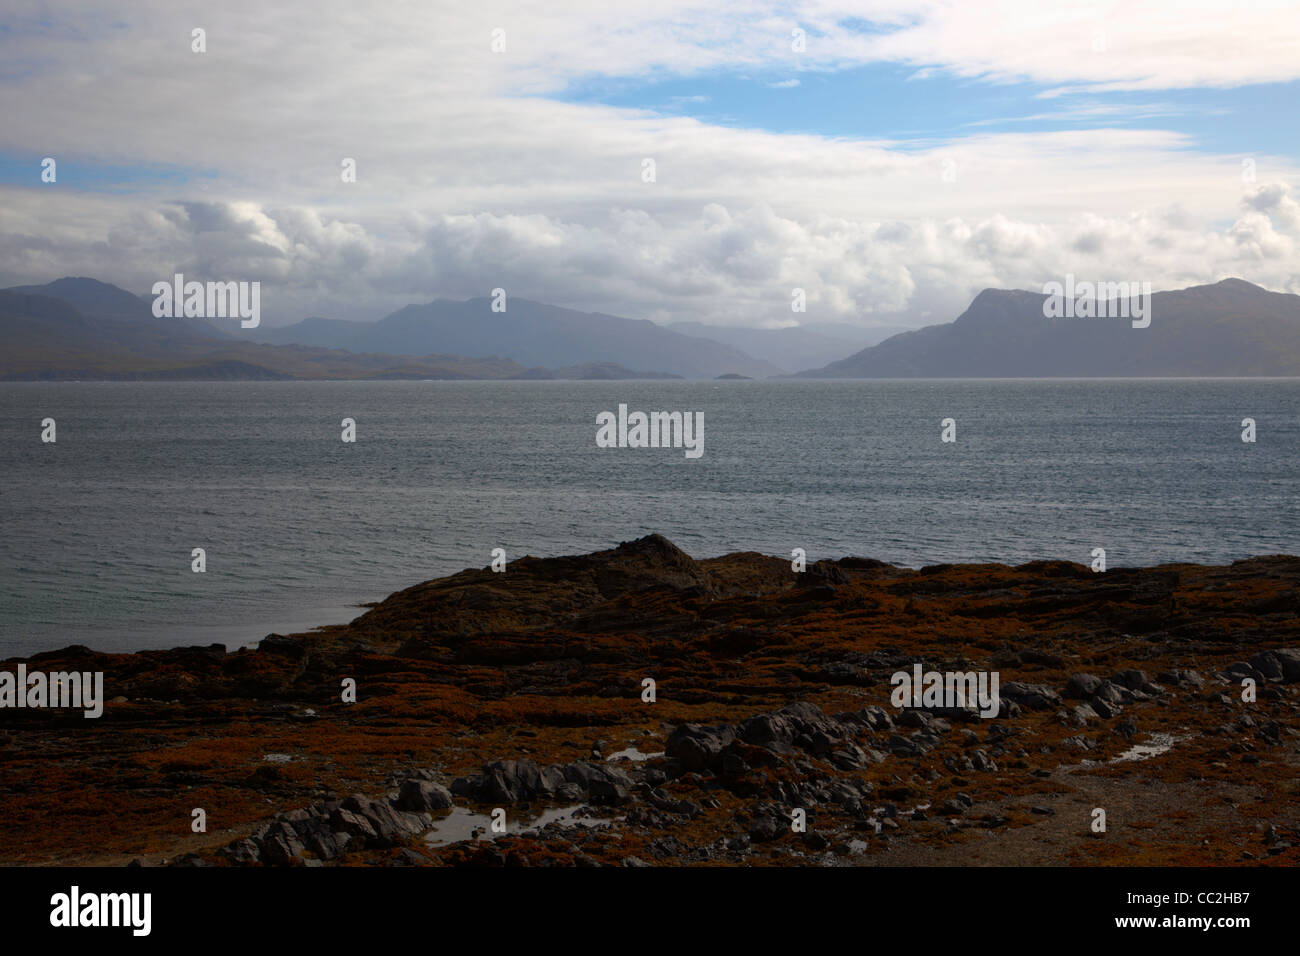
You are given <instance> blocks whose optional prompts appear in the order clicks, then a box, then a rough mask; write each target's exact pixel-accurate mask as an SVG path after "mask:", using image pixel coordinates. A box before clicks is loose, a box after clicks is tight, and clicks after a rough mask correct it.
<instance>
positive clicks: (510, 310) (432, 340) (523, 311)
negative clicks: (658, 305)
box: [235, 298, 844, 378]
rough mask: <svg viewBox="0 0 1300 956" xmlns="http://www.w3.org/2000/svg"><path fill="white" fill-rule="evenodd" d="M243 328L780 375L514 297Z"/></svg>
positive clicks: (391, 348)
mask: <svg viewBox="0 0 1300 956" xmlns="http://www.w3.org/2000/svg"><path fill="white" fill-rule="evenodd" d="M241 331H242V332H243V333H244V335H246V336H248V337H249V338H253V339H256V340H258V341H261V342H266V343H270V344H275V345H283V344H287V343H291V342H293V343H301V344H304V345H315V346H319V347H323V348H332V349H346V350H348V351H349V352H384V353H388V354H392V355H423V354H425V353H428V352H450V353H453V354H455V355H500V356H505V357H508V358H511V359H513V360H514V361H516V362H520V363H522V364H524V365H538V366H545V367H554V366H569V365H578V364H583V363H588V362H601V363H612V364H614V365H620V366H623V367H626V368H643V369H659V370H662V371H664V372H669V373H671V374H673V375H678V376H681V377H683V378H715V377H717V376H719V375H724V374H734V375H746V376H749V377H750V378H767V377H769V376H772V375H780V374H783V372H784V371H785V370H784V369H782V368H781V367H779V366H777V365H774V364H772V363H771V362H765V361H763V360H761V359H756V358H753V357H751V356H750V355H747V354H745V353H744V352H742V351H740V350H739V349H736V348H733V347H732V346H730V345H724V344H722V343H720V342H716V341H714V340H712V339H710V338H704V337H697V336H692V335H683V334H682V333H681V332H675V331H673V330H672V329H669V328H665V327H664V326H662V325H656V324H655V323H653V322H651V321H649V320H647V319H624V318H620V317H618V316H615V315H602V314H601V313H599V312H577V311H574V310H573V309H562V308H560V307H558V306H554V305H545V304H543V303H541V302H532V301H530V300H528V299H516V298H511V299H508V300H507V303H506V311H505V312H493V311H492V300H491V299H487V298H480V299H468V300H466V301H464V302H454V301H450V300H446V299H438V300H435V301H433V302H429V303H427V304H425V305H408V306H406V307H405V308H403V309H398V310H397V311H396V312H394V313H393V314H391V315H388V316H385V317H384V318H382V319H380V320H379V321H378V322H345V321H340V320H338V319H321V318H312V319H305V320H304V321H302V322H298V323H296V324H294V325H287V326H282V327H280V328H275V329H267V328H258V329H249V330H246V331H245V330H239V329H238V328H237V327H236V330H235V334H239V333H240V332H241ZM839 354H841V355H842V354H844V352H843V351H841V352H840V353H839Z"/></svg>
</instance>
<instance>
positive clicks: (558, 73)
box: [0, 0, 1300, 324]
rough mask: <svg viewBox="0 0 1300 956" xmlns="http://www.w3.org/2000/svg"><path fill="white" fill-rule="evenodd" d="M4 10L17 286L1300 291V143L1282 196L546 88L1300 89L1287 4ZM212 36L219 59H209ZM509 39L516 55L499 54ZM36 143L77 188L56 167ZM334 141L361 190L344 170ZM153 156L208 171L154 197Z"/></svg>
mask: <svg viewBox="0 0 1300 956" xmlns="http://www.w3.org/2000/svg"><path fill="white" fill-rule="evenodd" d="M10 6H11V7H12V8H13V9H11V11H10V13H9V15H8V22H9V25H10V29H9V31H8V32H6V33H3V34H0V62H3V63H4V64H5V66H4V67H3V69H2V70H0V115H4V116H5V117H6V123H5V124H3V126H2V127H0V151H3V152H5V153H6V154H9V155H15V156H20V157H21V156H31V157H32V170H33V173H32V176H33V181H32V185H31V186H30V187H8V188H4V189H3V190H0V202H3V204H4V208H5V217H4V220H3V222H2V223H0V263H3V265H2V266H0V269H2V270H3V271H2V273H0V279H3V280H4V281H5V282H7V283H14V282H26V281H35V280H44V279H50V278H55V277H57V276H60V275H67V274H88V275H96V276H99V277H101V278H104V279H108V280H110V281H115V282H118V283H119V284H123V285H127V286H129V287H130V288H132V289H135V290H137V291H139V290H144V289H147V288H148V286H149V285H150V284H151V283H152V282H153V281H154V279H155V278H157V277H158V276H160V275H161V276H165V275H170V274H171V272H172V271H175V270H183V271H186V272H199V273H213V274H215V275H217V276H218V277H229V278H247V279H261V280H263V281H264V282H266V283H272V284H273V288H269V289H267V290H266V291H265V298H264V311H265V313H266V315H267V316H268V320H269V321H272V322H274V321H288V320H293V319H297V318H300V317H302V316H303V315H306V314H325V315H334V316H339V317H348V318H373V317H377V316H378V315H380V314H383V313H384V312H386V311H388V310H390V309H392V308H396V307H398V306H400V305H402V304H404V303H406V302H409V301H412V300H417V299H429V298H433V297H435V296H438V295H445V296H460V297H464V296H468V295H482V294H485V292H486V290H488V289H491V288H493V287H495V286H506V287H508V288H509V289H510V290H511V292H512V294H516V295H523V296H527V297H531V298H537V299H543V300H548V301H554V302H556V303H557V304H563V305H571V306H575V307H581V308H591V309H600V310H603V311H612V312H617V313H621V314H628V315H633V316H639V317H648V318H654V319H660V320H665V319H683V318H698V319H702V320H706V321H715V322H720V323H734V324H749V323H758V322H788V321H789V320H790V318H791V314H790V312H789V297H790V288H791V287H792V286H795V285H798V286H800V287H803V288H806V289H807V290H808V295H809V315H808V318H809V319H810V320H818V319H846V318H852V317H854V316H857V317H859V319H860V320H861V321H864V322H869V321H871V315H872V314H873V313H876V314H883V313H890V312H896V311H900V310H903V309H910V310H912V311H913V312H915V313H917V314H919V313H920V312H924V311H928V312H931V313H933V318H934V319H935V320H938V319H941V318H950V317H952V316H953V315H955V314H956V311H958V310H960V308H961V307H962V306H964V304H965V302H966V301H967V300H968V299H969V297H970V295H972V294H973V293H974V292H976V291H978V290H979V289H980V288H983V287H985V286H996V285H1001V286H1019V287H1025V288H1034V287H1040V286H1041V284H1042V282H1043V281H1044V280H1045V279H1046V278H1052V277H1055V276H1058V275H1060V274H1062V273H1063V272H1064V271H1074V272H1076V273H1083V272H1085V271H1089V272H1091V271H1096V270H1103V271H1105V270H1110V271H1118V272H1121V273H1122V274H1125V275H1129V274H1133V273H1134V272H1135V271H1136V272H1138V273H1140V277H1141V278H1149V279H1150V280H1151V281H1152V282H1153V283H1155V284H1156V285H1157V287H1176V286H1178V285H1180V284H1182V285H1186V284H1191V283H1194V282H1198V281H1212V280H1214V279H1217V278H1220V277H1222V276H1223V275H1229V274H1238V275H1242V276H1243V277H1245V278H1248V279H1251V280H1252V281H1257V282H1261V283H1263V284H1267V285H1270V286H1272V287H1275V288H1288V289H1292V290H1295V284H1296V282H1297V279H1296V276H1297V274H1300V269H1297V264H1298V260H1297V247H1296V243H1297V241H1298V238H1300V237H1297V234H1296V223H1297V213H1298V209H1297V204H1296V202H1295V200H1294V199H1293V198H1292V195H1293V194H1292V192H1291V189H1290V185H1291V184H1294V183H1300V176H1297V169H1296V166H1295V164H1294V161H1292V160H1290V159H1285V158H1281V157H1270V156H1264V155H1256V156H1255V157H1254V159H1255V161H1256V163H1257V172H1258V177H1259V182H1260V183H1261V184H1263V185H1261V186H1260V187H1259V188H1256V187H1254V186H1250V187H1243V185H1242V182H1241V166H1240V163H1241V158H1242V157H1240V156H1234V155H1208V154H1206V153H1204V152H1201V151H1197V150H1195V149H1193V148H1192V147H1193V146H1194V144H1193V143H1191V142H1190V141H1189V140H1188V139H1187V138H1186V137H1185V136H1182V135H1179V134H1176V133H1172V132H1168V131H1163V130H1159V129H1147V130H1142V129H1088V130H1077V131H1070V132H1056V133H1037V134H1029V133H1025V134H984V133H981V134H978V135H973V136H968V137H964V138H961V139H959V140H954V141H951V142H937V143H894V142H871V141H862V140H851V139H841V138H827V137H821V136H816V135H810V134H800V135H780V134H773V133H767V132H763V131H759V130H747V129H730V128H722V127H719V126H714V125H709V124H706V123H701V122H698V121H696V120H693V119H689V118H683V117H670V116H663V115H660V114H658V113H656V112H653V111H650V110H634V109H616V108H611V107H606V106H597V105H579V104H573V103H567V102H562V101H560V100H558V99H556V98H554V94H556V93H557V92H559V91H561V90H564V89H565V88H567V87H568V86H569V85H570V84H572V83H573V82H575V81H578V80H582V79H584V78H589V77H593V76H606V77H628V78H644V77H647V76H650V77H653V76H688V75H694V74H700V73H703V72H705V71H709V70H717V69H731V70H748V69H750V68H753V69H754V70H755V72H758V71H760V70H762V71H764V72H765V75H768V76H770V75H772V74H771V71H793V70H796V69H797V70H803V71H816V70H825V69H834V68H840V67H844V66H849V65H855V64H861V63H870V62H878V61H889V62H895V63H903V64H907V65H910V66H913V67H915V68H917V69H918V70H930V71H936V70H943V71H948V72H951V73H956V74H958V75H962V76H972V77H974V76H980V77H986V78H992V79H998V80H1001V79H1012V78H1030V79H1033V80H1036V81H1038V82H1040V83H1050V84H1059V85H1061V86H1077V87H1085V88H1094V87H1095V88H1110V87H1116V86H1122V87H1126V88H1139V89H1147V88H1152V89H1154V88H1170V87H1178V86H1197V85H1203V86H1222V85H1231V84H1234V83H1246V82H1259V81H1265V80H1276V79H1291V78H1294V77H1295V76H1296V75H1297V73H1300V58H1298V57H1296V56H1295V55H1294V50H1295V47H1296V37H1297V34H1298V32H1300V23H1297V18H1295V17H1294V16H1283V15H1280V14H1279V12H1278V10H1277V9H1276V8H1275V7H1274V6H1272V5H1270V4H1265V3H1259V4H1255V3H1252V4H1236V5H1229V4H1224V3H1217V4H1205V5H1202V6H1196V7H1194V8H1192V9H1190V11H1189V8H1188V7H1187V6H1186V5H1182V4H1180V5H1149V4H1141V5H1136V6H1135V5H1128V4H1105V3H1103V4H1097V5H1089V4H1084V3H1058V4H1047V5H1043V4H1041V3H1033V2H1023V3H1022V2H1019V0H1017V2H1010V0H1009V2H1005V3H998V4H993V5H989V4H971V3H958V4H950V3H943V2H925V3H920V4H903V3H900V2H892V0H860V2H854V3H834V2H810V3H799V4H793V5H788V4H783V3H769V2H750V3H739V4H735V5H731V4H728V5H725V6H720V5H717V4H714V3H706V2H696V0H689V2H688V0H663V2H659V3H656V4H654V5H642V6H640V7H639V8H638V9H632V8H628V9H626V10H625V9H622V8H620V9H618V10H617V11H616V13H611V11H610V9H609V7H608V4H607V3H599V4H598V3H595V2H594V0H591V2H585V0H584V2H578V0H575V2H572V3H567V4H564V5H562V6H557V5H555V4H552V3H540V2H537V3H511V4H501V3H494V2H486V3H476V4H473V5H462V4H452V3H438V4H426V3H415V2H410V3H378V4H371V5H367V6H366V7H365V8H364V9H363V8H358V7H356V6H355V5H354V4H351V3H343V2H341V0H325V2H320V3H316V4H313V5H312V6H311V8H310V10H311V12H310V15H304V13H303V8H291V9H286V8H284V7H282V6H280V5H275V4H266V3H250V2H243V0H235V2H229V3H224V4H222V5H220V6H215V7H214V6H211V5H207V4H197V3H184V2H181V3H161V2H157V3H141V4H138V5H133V6H131V7H129V8H128V9H127V10H126V12H118V11H113V12H109V11H107V10H106V9H105V8H103V7H102V6H101V5H97V4H89V3H68V4H64V5H61V7H60V10H59V13H58V14H57V17H56V18H55V19H53V20H52V21H51V20H50V17H51V14H50V12H49V10H48V9H47V7H46V5H44V4H39V3H31V2H21V0H20V2H17V3H12V4H11V5H10ZM1184 11H1188V12H1184ZM852 18H866V19H871V18H876V19H878V20H880V21H883V22H887V23H890V24H893V25H894V29H893V30H892V31H885V32H879V31H864V30H861V29H859V28H858V26H857V24H856V23H855V22H854V21H853V20H852ZM1098 23H1100V24H1101V25H1102V29H1103V31H1104V33H1105V40H1106V44H1105V52H1101V53H1094V52H1093V51H1092V47H1091V44H1092V40H1093V28H1094V26H1095V25H1096V24H1098ZM795 25H798V26H801V27H803V28H804V29H806V30H807V40H808V48H807V52H806V53H804V54H796V53H794V52H793V51H792V50H791V49H790V42H789V41H790V30H791V29H792V28H793V27H794V26H795ZM195 26H203V27H204V28H205V29H206V30H207V37H208V52H207V53H204V54H195V53H192V52H190V39H189V38H190V30H191V29H192V28H193V27H195ZM498 27H499V28H501V29H504V30H505V31H506V33H505V35H506V51H505V52H503V53H493V52H492V51H491V49H490V46H489V42H490V35H491V31H492V30H493V29H494V28H498ZM777 75H780V73H779V72H778V73H777ZM796 82H798V81H797V80H787V81H785V83H787V84H789V83H796ZM774 85H777V86H780V85H782V84H781V83H775V84H774ZM696 96H704V94H696ZM846 108H847V107H846ZM1106 111H1107V109H1106V108H1105V107H1102V106H1098V107H1097V108H1096V109H1095V111H1094V116H1095V117H1100V116H1103V115H1105V114H1106ZM46 155H51V156H55V157H56V158H58V159H59V162H60V176H59V182H58V183H57V184H53V185H43V184H40V183H39V182H38V180H37V177H38V174H39V167H38V163H39V158H40V157H41V156H46ZM343 157H353V158H355V159H356V161H357V169H358V181H357V182H356V183H351V184H347V183H343V182H342V181H341V179H340V176H339V171H340V162H341V160H342V158H343ZM645 158H653V159H654V160H655V162H656V173H657V176H656V181H655V182H654V183H645V182H643V181H642V179H641V169H642V165H641V164H642V160H643V159H645ZM87 164H90V165H96V164H115V165H119V166H121V167H124V172H123V175H124V177H125V178H126V179H128V180H130V187H131V191H128V192H107V191H103V190H101V189H100V188H99V187H98V185H97V184H96V183H93V182H86V181H82V180H81V179H80V178H79V173H78V171H79V169H81V168H85V166H86V165H87ZM144 166H147V167H149V168H161V169H166V170H170V171H172V172H176V171H180V172H181V173H188V174H189V177H190V178H189V179H188V181H185V182H178V181H177V180H176V179H175V178H174V177H167V178H159V179H157V180H152V179H150V178H148V177H147V176H146V177H144V178H143V181H141V177H140V175H139V174H138V173H137V170H138V168H139V167H144ZM945 171H947V172H949V173H954V174H955V178H954V177H953V176H949V177H947V178H945V175H944V174H945ZM949 179H951V180H952V181H948V180H949ZM1243 196H1244V199H1243ZM1243 203H1244V205H1243ZM1297 291H1300V290H1297Z"/></svg>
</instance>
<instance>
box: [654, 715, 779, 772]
mask: <svg viewBox="0 0 1300 956" xmlns="http://www.w3.org/2000/svg"><path fill="white" fill-rule="evenodd" d="M758 719H760V718H750V720H758ZM746 723H749V721H746ZM735 739H736V732H735V731H734V730H733V729H732V728H731V727H729V726H727V725H725V724H723V725H720V726H717V727H703V726H701V725H699V724H682V725H681V726H680V727H678V728H677V729H676V730H674V731H673V732H672V734H670V735H669V737H668V741H667V743H666V744H665V745H664V753H665V754H666V755H667V756H669V757H672V758H673V759H675V760H677V761H679V762H680V763H681V765H682V766H683V767H684V768H685V769H687V770H696V771H698V770H705V769H707V768H709V767H710V766H711V765H712V764H714V763H715V762H716V761H718V760H719V759H720V758H721V755H722V750H723V748H724V747H726V746H727V745H728V744H729V743H731V742H732V741H733V740H735ZM751 742H753V741H751Z"/></svg>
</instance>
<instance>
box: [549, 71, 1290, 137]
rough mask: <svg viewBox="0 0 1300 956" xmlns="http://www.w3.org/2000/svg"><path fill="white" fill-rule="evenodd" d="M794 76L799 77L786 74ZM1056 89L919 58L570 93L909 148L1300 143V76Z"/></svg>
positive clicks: (597, 85) (581, 86)
mask: <svg viewBox="0 0 1300 956" xmlns="http://www.w3.org/2000/svg"><path fill="white" fill-rule="evenodd" d="M1297 56H1298V57H1300V52H1297ZM791 83H797V84H798V85H797V86H795V85H784V86H783V85H782V84H791ZM1056 89H1059V86H1057V85H1055V84H1041V83H1030V82H991V81H988V80H984V79H976V78H965V77H957V76H952V75H950V74H947V73H944V72H942V71H931V72H929V73H928V74H926V75H920V71H918V70H916V69H914V68H912V67H910V66H898V65H894V64H888V63H878V64H871V65H869V66H863V67H856V68H848V69H842V70H835V71H811V70H788V69H787V70H780V71H771V72H766V73H758V72H755V71H752V70H746V69H743V68H742V69H730V70H725V71H716V72H712V73H709V74H707V75H700V76H690V77H669V78H658V77H652V78H648V79H641V80H638V79H628V78H608V77H597V78H590V79H587V80H584V81H582V82H579V83H577V84H575V87H574V88H573V89H571V90H569V91H567V92H566V93H564V94H563V95H562V96H561V97H560V98H561V99H564V100H566V101H568V102H572V103H588V104H591V103H600V104H604V105H607V106H619V107H628V108H634V109H647V110H654V111H656V112H661V113H667V114H670V115H675V116H689V117H692V118H693V119H697V120H699V121H700V122H703V123H708V124H710V125H719V126H728V127H733V128H745V129H761V130H766V131H768V132H772V133H814V134H817V135H821V136H828V137H850V138H855V139H868V140H889V141H893V142H896V143H898V144H899V145H900V146H901V147H904V148H906V147H907V146H908V145H909V144H911V145H912V146H923V145H928V144H930V143H933V142H936V141H937V142H948V141H952V140H957V139H961V138H963V137H966V136H970V135H972V134H975V133H981V132H983V133H999V132H1011V133H1025V132H1049V131H1054V130H1063V129H1092V128H1106V127H1119V128H1127V129H1149V128H1155V129H1164V130H1174V131H1177V132H1180V133H1185V134H1187V135H1188V136H1189V137H1190V138H1191V139H1192V141H1193V142H1194V143H1195V144H1196V145H1197V147H1199V148H1202V149H1205V150H1208V151H1210V152H1215V153H1241V154H1242V155H1252V154H1255V153H1261V152H1265V153H1290V154H1297V153H1300V122H1296V117H1297V115H1298V114H1300V82H1296V81H1291V82H1287V83H1269V84H1252V85H1248V86H1242V87H1235V88H1230V89H1213V88H1200V89H1182V90H1158V91H1153V90H1142V91H1115V92H1075V93H1061V94H1059V95H1046V94H1051V93H1052V92H1053V91H1054V90H1056Z"/></svg>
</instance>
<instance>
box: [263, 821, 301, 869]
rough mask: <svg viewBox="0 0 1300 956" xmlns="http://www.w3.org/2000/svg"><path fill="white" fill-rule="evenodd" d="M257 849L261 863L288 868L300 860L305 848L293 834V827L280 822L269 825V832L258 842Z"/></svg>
mask: <svg viewBox="0 0 1300 956" xmlns="http://www.w3.org/2000/svg"><path fill="white" fill-rule="evenodd" d="M259 849H260V851H261V858H262V862H263V863H269V864H270V865H272V866H288V865H290V864H291V863H293V862H294V861H296V860H300V859H301V856H302V852H303V850H304V849H306V848H305V847H304V846H303V845H302V841H301V840H299V839H298V834H297V833H295V832H294V829H293V827H291V826H289V824H287V823H284V822H283V821H281V822H277V823H274V824H272V825H271V828H270V831H269V832H268V833H267V835H266V836H265V837H263V838H262V840H261V841H260V847H259Z"/></svg>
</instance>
